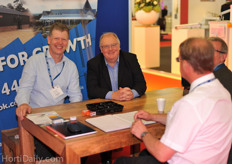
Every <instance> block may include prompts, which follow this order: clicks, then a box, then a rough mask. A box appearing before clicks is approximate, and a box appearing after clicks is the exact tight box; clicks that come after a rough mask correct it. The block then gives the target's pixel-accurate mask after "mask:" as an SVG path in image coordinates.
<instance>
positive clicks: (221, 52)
mask: <svg viewBox="0 0 232 164" xmlns="http://www.w3.org/2000/svg"><path fill="white" fill-rule="evenodd" d="M215 51H216V52H218V53H220V54H225V53H226V52H223V51H220V50H215Z"/></svg>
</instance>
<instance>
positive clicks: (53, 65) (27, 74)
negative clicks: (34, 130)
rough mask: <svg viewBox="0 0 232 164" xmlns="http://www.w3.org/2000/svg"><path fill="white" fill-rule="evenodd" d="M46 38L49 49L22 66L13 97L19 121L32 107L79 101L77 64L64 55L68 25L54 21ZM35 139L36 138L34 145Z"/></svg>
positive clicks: (48, 154) (80, 99) (46, 153)
mask: <svg viewBox="0 0 232 164" xmlns="http://www.w3.org/2000/svg"><path fill="white" fill-rule="evenodd" d="M47 40H48V44H49V50H48V51H47V52H45V53H41V54H38V55H34V56H32V57H30V58H29V60H28V61H27V63H26V65H25V66H24V69H23V73H22V77H21V79H20V81H19V88H18V90H17V95H16V98H15V101H16V103H17V105H18V107H17V109H16V114H17V116H18V119H20V120H23V118H24V116H25V115H26V114H27V113H31V109H32V108H38V107H45V106H52V105H58V104H63V103H64V99H65V97H67V96H68V97H69V100H70V102H79V101H82V94H81V91H80V87H79V75H78V71H77V67H76V65H75V64H74V63H73V62H72V61H71V60H70V59H68V58H67V57H66V56H64V51H65V50H66V48H67V45H68V41H69V29H68V27H67V26H66V25H64V24H61V23H54V24H53V25H52V26H51V29H50V34H49V36H48V37H47ZM38 142H39V141H37V140H35V144H37V143H38ZM40 145H42V143H41V144H40ZM36 146H37V145H36ZM39 147H41V146H39ZM44 147H45V150H43V151H42V150H41V151H37V155H38V154H39V153H43V152H44V151H46V146H44ZM50 154H51V153H49V152H44V153H43V154H40V155H39V156H44V157H51V156H53V155H50Z"/></svg>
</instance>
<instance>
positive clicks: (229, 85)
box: [213, 66, 232, 98]
mask: <svg viewBox="0 0 232 164" xmlns="http://www.w3.org/2000/svg"><path fill="white" fill-rule="evenodd" d="M213 73H214V75H215V77H216V78H217V79H218V80H219V81H220V82H221V84H222V85H223V86H224V87H225V88H226V89H227V90H228V91H229V92H230V95H231V98H232V72H231V71H230V70H229V69H228V67H227V66H224V67H221V68H220V69H218V70H217V71H214V72H213Z"/></svg>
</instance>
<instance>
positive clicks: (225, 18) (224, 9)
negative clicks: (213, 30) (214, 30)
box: [221, 2, 232, 20]
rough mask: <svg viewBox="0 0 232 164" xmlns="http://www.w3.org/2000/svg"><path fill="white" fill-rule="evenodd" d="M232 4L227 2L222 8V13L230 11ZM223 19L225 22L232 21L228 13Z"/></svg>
mask: <svg viewBox="0 0 232 164" xmlns="http://www.w3.org/2000/svg"><path fill="white" fill-rule="evenodd" d="M231 4H232V2H226V3H225V4H223V5H222V6H221V12H223V11H226V10H228V9H230V5H231ZM222 17H223V18H224V19H223V20H230V13H227V14H224V15H222Z"/></svg>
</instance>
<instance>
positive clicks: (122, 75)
mask: <svg viewBox="0 0 232 164" xmlns="http://www.w3.org/2000/svg"><path fill="white" fill-rule="evenodd" d="M119 87H129V88H130V89H135V90H136V91H137V92H138V94H139V95H140V96H141V95H143V94H144V93H145V91H146V89H147V86H146V81H145V79H144V76H143V73H142V70H141V68H140V65H139V63H138V60H137V57H136V55H134V54H131V53H128V52H124V51H120V56H119V67H118V88H119ZM87 91H88V96H89V98H90V99H93V98H105V96H106V94H107V93H108V92H109V91H112V86H111V82H110V76H109V72H108V69H107V66H106V64H105V60H104V56H103V54H102V53H100V54H99V55H97V56H95V57H94V58H92V59H90V60H89V61H88V62H87Z"/></svg>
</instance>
